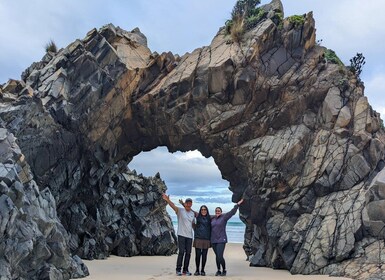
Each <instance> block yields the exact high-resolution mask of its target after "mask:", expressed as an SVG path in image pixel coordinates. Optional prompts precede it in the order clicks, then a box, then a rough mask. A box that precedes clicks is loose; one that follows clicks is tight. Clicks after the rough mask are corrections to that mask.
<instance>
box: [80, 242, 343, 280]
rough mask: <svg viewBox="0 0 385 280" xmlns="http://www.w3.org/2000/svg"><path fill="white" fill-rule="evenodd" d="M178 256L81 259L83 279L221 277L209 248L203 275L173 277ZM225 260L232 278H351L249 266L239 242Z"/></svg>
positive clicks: (229, 248) (192, 268)
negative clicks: (85, 270) (84, 273)
mask: <svg viewBox="0 0 385 280" xmlns="http://www.w3.org/2000/svg"><path fill="white" fill-rule="evenodd" d="M176 258H177V255H172V256H139V257H131V258H124V257H117V256H111V257H109V258H108V259H106V260H93V261H86V260H85V261H84V262H85V264H86V265H87V267H88V269H89V272H90V276H88V277H86V278H83V279H86V280H106V279H107V280H123V279H132V280H156V279H159V280H169V279H186V278H191V279H196V280H204V279H206V280H207V279H217V280H218V279H223V278H224V277H215V276H214V274H215V272H216V265H215V255H214V252H213V250H212V249H210V250H209V253H208V260H207V264H206V269H205V271H206V276H193V275H192V276H176V275H175V263H176ZM225 260H226V266H227V276H226V278H227V279H231V280H251V279H253V280H310V279H314V280H326V279H328V280H332V279H334V280H347V279H350V278H343V277H329V276H327V275H311V276H310V275H306V276H305V275H291V274H290V273H289V272H288V271H286V270H274V269H270V268H262V267H250V266H249V262H247V261H246V256H245V253H244V252H243V249H242V244H235V243H229V244H227V245H226V250H225ZM190 272H191V273H194V272H195V253H194V248H193V252H192V255H191V260H190Z"/></svg>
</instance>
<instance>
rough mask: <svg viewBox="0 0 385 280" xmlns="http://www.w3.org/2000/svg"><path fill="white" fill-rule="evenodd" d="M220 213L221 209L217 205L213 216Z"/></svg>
mask: <svg viewBox="0 0 385 280" xmlns="http://www.w3.org/2000/svg"><path fill="white" fill-rule="evenodd" d="M221 214H222V209H221V208H219V207H217V208H215V216H217V217H218V216H220V215H221Z"/></svg>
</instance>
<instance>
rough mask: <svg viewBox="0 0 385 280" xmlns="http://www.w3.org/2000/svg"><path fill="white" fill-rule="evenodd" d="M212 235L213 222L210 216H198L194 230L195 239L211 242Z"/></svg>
mask: <svg viewBox="0 0 385 280" xmlns="http://www.w3.org/2000/svg"><path fill="white" fill-rule="evenodd" d="M210 235H211V220H210V216H209V215H206V216H202V215H198V217H196V225H195V229H194V238H195V239H205V240H210Z"/></svg>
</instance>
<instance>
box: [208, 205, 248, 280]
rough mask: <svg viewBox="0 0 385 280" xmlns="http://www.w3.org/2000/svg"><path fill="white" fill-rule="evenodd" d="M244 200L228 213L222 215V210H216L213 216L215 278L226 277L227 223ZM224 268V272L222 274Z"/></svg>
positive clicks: (212, 236)
mask: <svg viewBox="0 0 385 280" xmlns="http://www.w3.org/2000/svg"><path fill="white" fill-rule="evenodd" d="M242 202H243V198H242V199H241V200H240V201H238V202H237V204H235V205H234V208H233V209H231V210H230V211H229V212H227V213H222V208H221V207H217V208H215V215H214V216H211V246H212V247H213V250H214V253H215V261H216V264H217V272H216V273H215V276H226V274H227V271H226V261H225V258H224V257H223V254H224V252H225V247H226V243H227V234H226V225H227V221H228V220H229V219H230V218H231V217H232V216H234V215H235V213H236V212H237V210H238V208H239V205H241V204H242ZM221 266H222V272H221Z"/></svg>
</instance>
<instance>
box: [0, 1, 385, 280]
mask: <svg viewBox="0 0 385 280" xmlns="http://www.w3.org/2000/svg"><path fill="white" fill-rule="evenodd" d="M264 9H266V10H267V11H268V13H267V15H268V18H267V19H265V20H263V21H261V22H260V23H259V24H258V25H257V26H256V27H255V28H254V29H252V30H250V31H249V32H247V33H246V34H244V36H243V39H242V41H241V42H238V43H237V42H231V39H230V37H229V36H228V35H226V34H225V30H224V29H221V30H220V31H219V32H218V34H217V36H216V37H215V38H214V39H213V41H212V43H211V45H210V46H208V47H203V48H199V49H196V50H195V51H194V52H192V53H191V54H186V55H184V56H183V57H181V58H179V57H175V56H173V55H172V54H171V53H163V54H161V55H159V54H157V53H151V51H150V50H149V49H148V48H147V46H146V39H145V37H144V35H143V34H141V33H140V31H139V30H137V29H136V30H134V31H133V32H125V31H123V30H121V29H119V28H115V27H114V26H112V25H108V26H105V27H103V28H102V29H100V30H99V31H97V30H92V31H90V32H89V33H88V34H87V36H86V38H85V39H83V40H82V41H80V40H78V41H76V42H74V43H72V44H71V45H69V46H68V47H67V48H65V49H63V50H60V51H59V53H58V54H55V55H51V54H47V55H46V57H45V58H44V59H43V61H42V62H40V63H37V64H34V65H32V66H31V67H30V68H29V69H27V70H26V71H25V72H24V73H23V76H22V77H23V81H11V82H9V83H8V84H7V85H5V86H3V87H2V89H1V91H2V96H3V100H4V105H3V106H2V108H1V112H0V116H1V118H2V119H3V120H4V122H5V123H6V126H7V128H8V129H10V130H11V131H12V132H13V133H15V135H16V136H17V138H18V142H19V145H20V147H21V149H22V151H23V152H24V153H25V155H26V158H27V160H28V162H29V163H30V165H31V167H32V170H33V172H34V175H35V176H36V180H37V182H38V183H39V184H40V185H41V186H45V185H47V186H49V187H50V190H51V192H52V193H53V195H54V196H55V199H56V200H57V211H58V214H59V216H60V218H61V220H62V222H63V224H64V225H65V226H66V228H67V230H68V231H69V233H70V234H71V236H72V239H71V240H72V241H73V244H71V249H72V250H73V251H74V252H77V253H79V254H80V255H81V256H82V257H89V258H92V257H104V256H105V255H106V254H108V252H111V251H113V250H118V249H116V248H119V246H117V247H114V246H111V244H115V243H114V242H110V241H109V240H110V238H112V237H111V236H112V235H113V234H114V233H116V232H122V231H123V228H122V227H119V225H120V222H116V223H115V222H112V225H111V224H110V223H108V224H103V226H101V225H100V224H102V223H105V222H106V221H107V220H109V219H111V220H112V221H114V219H113V218H109V217H112V216H111V215H110V214H108V215H105V216H104V217H105V219H103V218H100V217H101V216H103V215H102V214H101V213H102V212H103V209H110V207H111V205H115V204H116V203H115V202H113V201H114V200H116V201H117V204H118V205H119V207H121V208H118V209H120V210H123V209H129V210H128V211H127V213H126V214H121V213H119V214H118V215H117V216H115V217H118V220H119V221H121V220H123V221H124V222H123V224H124V225H126V224H128V223H129V222H128V221H129V220H130V219H131V218H128V217H130V215H133V214H132V212H134V211H140V210H138V209H142V208H143V207H144V208H145V209H146V207H147V202H144V203H143V200H141V199H140V198H138V197H137V200H136V201H137V202H136V203H134V204H132V202H133V200H130V197H131V195H132V193H131V192H132V191H137V189H136V188H135V187H133V184H134V183H133V182H132V180H134V181H135V180H138V179H133V178H131V177H130V176H129V175H126V176H128V177H126V176H124V175H123V174H124V173H125V172H127V170H125V166H126V164H127V163H128V162H129V161H130V160H131V159H132V157H134V156H135V155H137V154H139V153H140V152H141V151H148V150H151V149H153V148H156V147H158V146H167V147H168V149H169V151H171V152H173V151H177V150H180V151H187V150H194V149H198V150H199V151H200V152H201V153H202V154H203V155H205V156H213V158H214V160H215V162H216V164H217V165H218V167H219V169H220V171H221V173H222V176H223V177H224V178H225V179H227V180H228V181H229V182H230V186H231V190H232V191H233V193H234V195H233V201H237V200H238V199H239V198H240V197H241V196H243V197H244V198H245V199H246V203H245V205H242V207H241V218H242V219H243V220H244V222H245V223H246V226H247V227H246V238H245V245H244V247H245V251H246V253H247V254H248V255H249V259H250V262H251V265H253V266H270V267H275V268H286V269H289V270H290V271H291V272H292V273H302V274H314V273H321V274H322V273H324V274H333V275H346V276H350V277H355V278H361V279H365V278H368V277H369V276H370V275H372V276H373V277H374V276H375V275H376V274H377V273H381V272H382V271H383V269H384V267H381V266H380V267H378V266H377V264H378V261H381V260H384V259H385V256H384V255H383V253H382V251H381V249H383V245H381V244H380V245H379V243H378V241H377V239H378V238H380V239H383V237H384V231H382V230H381V228H382V225H383V224H384V222H385V214H384V213H383V211H381V206H382V201H383V197H385V196H384V195H383V192H382V189H381V188H382V183H379V182H382V179H381V178H382V177H383V176H385V175H381V174H382V172H381V173H379V172H380V171H381V170H382V168H383V166H384V152H383V151H384V144H385V138H384V130H383V128H382V127H381V126H382V121H381V120H380V118H379V114H377V113H376V112H375V111H373V110H372V108H371V107H370V105H369V104H368V101H367V99H366V97H365V96H364V95H363V86H362V85H361V84H360V82H359V81H358V80H357V78H356V77H355V76H354V75H353V74H352V73H351V72H349V71H348V70H347V69H345V67H343V66H339V65H336V64H333V63H330V62H328V61H327V60H325V58H324V53H325V51H326V49H325V48H324V47H321V46H318V45H316V44H315V27H314V20H313V17H312V14H311V13H309V14H307V15H305V16H304V23H303V24H302V25H301V24H300V25H298V24H295V23H292V22H291V21H290V19H285V20H284V21H283V22H282V24H281V23H280V22H277V20H276V19H277V18H279V17H278V16H276V14H277V13H283V11H282V4H281V3H280V2H279V1H278V0H274V1H273V2H272V3H271V4H269V5H266V6H264ZM118 174H121V175H118ZM377 174H378V176H377V177H376V178H377V179H375V180H374V179H373V178H375V176H376V175H377ZM378 178H379V179H378ZM143 180H144V179H143ZM149 185H151V186H152V189H154V188H155V189H156V187H155V185H153V184H152V183H150V184H148V185H147V184H146V186H149ZM142 189H143V193H142V194H143V196H144V197H145V196H146V195H148V189H145V188H142ZM125 190H126V192H125ZM162 190H163V189H162V188H160V189H158V190H156V191H155V193H154V194H153V195H151V196H152V200H150V201H152V202H151V203H155V206H150V207H149V208H147V210H144V212H145V216H146V215H147V214H148V213H152V210H153V209H159V211H160V214H159V216H157V217H159V218H155V219H156V221H158V223H159V224H160V227H157V229H159V228H160V232H157V233H150V234H149V235H148V236H147V237H149V236H152V238H159V240H167V242H172V241H174V239H173V238H174V236H173V235H172V234H171V233H169V232H168V231H167V230H166V228H167V226H169V225H167V223H166V222H164V221H165V219H167V218H166V214H165V212H161V211H162V209H161V208H158V207H159V205H163V207H164V203H163V202H162V201H161V199H160V195H159V193H160V192H161V191H162ZM112 193H113V194H112ZM111 194H112V195H111ZM110 195H111V196H110ZM120 196H121V197H120ZM127 197H128V198H129V199H128V200H129V202H128V204H125V203H126V202H125V201H126V198H127ZM145 201H146V200H145ZM162 203H163V204H162ZM129 205H134V206H135V207H132V208H130V206H129ZM131 209H132V210H131ZM120 210H119V211H120ZM119 211H117V212H119ZM163 211H164V208H163ZM108 212H109V213H111V212H110V211H108ZM79 213H81V214H79ZM126 215H127V216H126ZM90 216H91V217H90ZM71 217H74V219H75V222H73V221H72V220H71ZM82 217H83V218H82ZM122 217H127V218H122ZM137 217H143V216H141V215H139V214H137ZM146 217H155V215H148V216H146ZM135 219H137V218H135ZM90 221H91V222H90ZM126 221H127V222H126ZM162 223H163V224H162ZM71 224H77V225H78V226H79V227H80V228H81V230H78V229H77V228H74V226H71ZM141 225H142V226H143V225H144V224H143V223H142V224H141ZM152 228H154V227H152V226H151V225H150V226H149V227H148V229H152ZM106 232H108V233H107V234H106ZM131 233H132V232H131V230H128V231H127V233H126V234H123V235H124V238H117V240H118V241H116V243H119V240H121V241H120V243H124V242H125V243H126V244H127V246H126V247H125V248H124V253H123V255H134V254H137V253H146V252H143V251H140V250H139V249H138V247H137V243H135V245H136V247H135V246H133V244H134V240H137V239H135V238H132V239H131V238H130V236H131V235H130V234H131ZM138 235H140V233H139V234H137V236H138ZM87 239H91V240H92V243H91V242H89V241H87ZM112 239H113V238H112ZM123 240H124V242H123ZM135 242H136V241H135ZM146 244H148V243H146ZM130 246H131V247H130ZM89 248H91V249H89ZM160 248H161V249H159V250H158V249H156V250H155V249H154V251H155V253H157V252H162V253H166V252H165V251H164V246H160ZM157 250H158V251H157ZM118 251H119V250H118ZM90 252H91V254H90V255H88V254H89V253H90ZM114 252H115V253H118V254H119V252H116V251H114ZM151 253H154V252H151ZM167 253H169V251H167ZM377 256H378V258H376V257H377Z"/></svg>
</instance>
